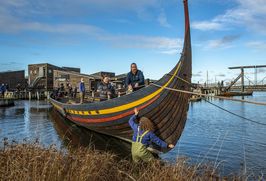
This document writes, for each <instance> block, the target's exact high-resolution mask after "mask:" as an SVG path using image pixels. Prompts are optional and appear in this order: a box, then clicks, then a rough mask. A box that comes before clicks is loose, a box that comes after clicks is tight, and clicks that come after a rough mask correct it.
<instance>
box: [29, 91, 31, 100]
mask: <svg viewBox="0 0 266 181" xmlns="http://www.w3.org/2000/svg"><path fill="white" fill-rule="evenodd" d="M29 100H31V91H29Z"/></svg>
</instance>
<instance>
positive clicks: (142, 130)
mask: <svg viewBox="0 0 266 181" xmlns="http://www.w3.org/2000/svg"><path fill="white" fill-rule="evenodd" d="M134 113H135V114H134V115H133V116H132V117H131V118H130V120H129V122H128V123H129V125H130V127H131V128H132V129H133V137H132V141H133V142H132V147H131V153H132V159H133V161H134V162H139V161H144V162H148V161H151V160H153V159H154V156H153V154H152V153H151V152H150V151H149V150H148V149H147V148H148V147H149V146H150V144H151V143H155V144H156V145H158V146H160V147H162V148H171V149H172V148H174V145H173V144H167V143H166V142H165V141H163V140H161V139H160V138H158V137H157V136H156V135H155V134H154V132H153V131H154V126H153V123H152V121H151V120H150V119H149V118H146V117H141V118H140V119H139V123H136V122H137V120H138V115H139V111H138V109H137V108H135V109H134Z"/></svg>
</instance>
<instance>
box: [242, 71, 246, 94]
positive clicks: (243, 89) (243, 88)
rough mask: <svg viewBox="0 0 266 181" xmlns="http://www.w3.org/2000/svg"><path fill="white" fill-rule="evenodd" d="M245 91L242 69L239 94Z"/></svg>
mask: <svg viewBox="0 0 266 181" xmlns="http://www.w3.org/2000/svg"><path fill="white" fill-rule="evenodd" d="M244 91H245V85H244V68H241V92H244Z"/></svg>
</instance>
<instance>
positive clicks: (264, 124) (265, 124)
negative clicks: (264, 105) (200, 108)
mask: <svg viewBox="0 0 266 181" xmlns="http://www.w3.org/2000/svg"><path fill="white" fill-rule="evenodd" d="M203 100H204V101H206V102H207V103H209V104H211V105H213V106H215V107H217V108H219V109H221V110H223V111H225V112H228V113H229V114H232V115H234V116H237V117H239V118H242V119H244V120H247V121H250V122H253V123H256V124H260V125H263V126H266V123H261V122H258V121H254V120H252V119H249V118H246V117H243V116H241V115H238V114H236V113H234V112H231V111H229V110H227V109H225V108H222V107H221V106H218V105H217V104H214V103H212V102H210V101H208V100H206V99H205V98H204V99H203Z"/></svg>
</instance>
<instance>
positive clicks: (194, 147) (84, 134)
mask: <svg viewBox="0 0 266 181" xmlns="http://www.w3.org/2000/svg"><path fill="white" fill-rule="evenodd" d="M239 98H241V97H239ZM245 99H247V100H252V101H259V102H266V93H265V92H264V93H263V92H257V93H254V95H253V96H251V97H245ZM211 102H212V103H214V104H217V105H219V106H221V107H223V108H226V109H228V110H230V111H232V112H234V113H237V114H239V115H241V116H244V117H247V118H250V119H252V120H255V121H258V122H261V123H265V124H266V106H256V105H252V104H246V103H239V102H231V101H223V100H218V99H215V100H211ZM3 138H8V139H9V140H10V141H11V140H16V141H18V142H23V140H24V139H27V140H35V139H36V138H38V140H39V142H40V143H41V144H43V145H47V146H48V145H51V144H56V145H57V147H58V148H65V147H66V145H75V146H77V145H85V146H88V145H95V147H96V148H97V149H101V150H103V149H105V150H110V149H111V150H115V148H118V147H119V145H123V146H120V147H119V149H118V150H117V149H116V150H117V151H118V152H119V153H121V154H122V153H123V154H124V155H128V154H129V152H128V151H129V150H128V148H129V145H127V144H126V143H124V142H123V141H117V140H114V139H112V138H110V137H106V136H101V135H99V134H96V133H92V132H89V131H88V130H87V129H83V128H80V127H77V126H75V125H74V124H72V123H69V121H66V120H64V119H63V118H62V117H61V116H60V115H59V114H57V113H56V112H55V111H53V109H52V108H51V106H50V105H49V104H48V103H47V102H45V101H17V102H16V106H15V107H10V108H5V109H3V108H1V109H0V139H3ZM265 138H266V126H263V125H259V124H255V123H252V122H249V121H246V120H243V119H241V118H238V117H235V116H234V115H231V114H228V113H226V112H224V111H222V110H220V109H218V108H216V107H214V106H212V105H210V104H208V103H206V102H205V101H202V102H196V103H191V105H190V109H189V114H188V120H187V123H186V127H185V129H184V132H183V134H182V136H181V138H180V140H179V142H178V144H177V145H176V147H175V149H173V150H172V151H171V152H169V153H167V154H164V155H161V157H162V158H163V159H166V160H169V161H173V160H175V159H176V158H177V157H178V156H182V157H183V156H186V157H188V158H190V160H191V162H193V163H204V162H212V164H214V165H215V166H217V167H218V168H219V170H220V171H221V173H222V174H229V173H232V172H233V173H243V172H246V173H248V174H252V173H254V174H256V175H258V174H261V173H263V174H266V139H265ZM98 143H100V144H98ZM1 146H2V145H1ZM121 149H122V150H121Z"/></svg>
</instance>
